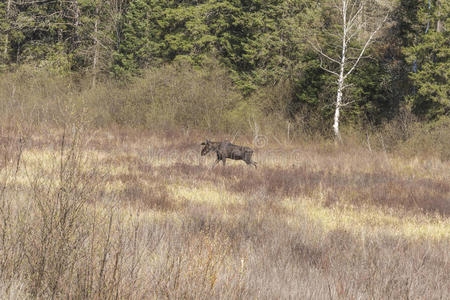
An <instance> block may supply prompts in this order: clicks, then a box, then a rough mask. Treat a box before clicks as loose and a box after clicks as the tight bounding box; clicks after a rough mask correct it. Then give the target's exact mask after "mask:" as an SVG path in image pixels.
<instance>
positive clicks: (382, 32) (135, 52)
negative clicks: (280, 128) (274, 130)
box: [0, 0, 450, 133]
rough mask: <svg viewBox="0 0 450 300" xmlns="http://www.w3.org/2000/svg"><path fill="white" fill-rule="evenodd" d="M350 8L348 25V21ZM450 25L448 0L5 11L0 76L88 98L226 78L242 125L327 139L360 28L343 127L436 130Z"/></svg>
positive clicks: (71, 0) (60, 2) (142, 0)
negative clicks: (408, 124) (293, 129)
mask: <svg viewBox="0 0 450 300" xmlns="http://www.w3.org/2000/svg"><path fill="white" fill-rule="evenodd" d="M342 3H348V7H347V11H345V14H346V15H347V17H349V18H351V20H350V21H352V22H353V23H351V24H350V23H349V24H343V22H342V11H343V10H342V9H343V7H342ZM449 16H450V3H449V2H448V1H442V0H422V1H415V0H398V1H384V0H354V1H353V0H352V1H347V0H346V1H337V0H321V1H308V0H196V1H181V0H166V1H158V0H110V1H105V0H3V1H2V3H1V4H0V45H1V52H0V57H1V60H0V72H1V73H3V75H5V74H13V73H14V72H17V70H21V69H23V68H24V66H26V67H27V69H26V70H28V71H26V72H30V70H34V71H35V70H45V71H46V72H47V73H46V74H50V75H48V76H62V77H66V78H69V77H70V78H71V80H74V82H77V78H78V81H84V82H85V83H86V84H85V87H88V88H90V89H91V88H95V87H96V86H97V85H99V84H104V83H105V82H110V83H111V82H116V83H117V82H120V85H121V86H122V87H128V89H129V88H130V86H131V88H133V86H132V85H133V84H135V85H136V82H137V81H139V80H141V83H140V84H142V85H145V80H150V79H151V78H150V79H149V77H148V76H150V77H151V76H153V80H157V78H162V77H164V76H166V77H170V76H169V75H167V72H169V73H170V72H172V73H173V74H175V75H176V74H184V76H185V80H188V81H189V80H195V77H196V76H197V77H202V76H203V77H205V76H209V77H211V78H212V79H211V78H210V79H209V81H206V82H203V83H201V84H200V86H201V85H206V86H208V85H210V84H209V83H208V82H210V81H211V80H219V81H220V80H222V79H223V77H224V76H226V78H228V79H229V80H230V87H227V89H232V90H233V93H232V95H231V96H230V94H229V93H228V92H227V93H226V94H225V95H223V96H224V97H226V98H230V97H231V98H232V97H239V100H238V101H234V102H233V101H231V100H227V101H228V102H227V101H225V102H226V103H224V104H223V105H225V106H227V105H228V106H227V107H226V108H225V109H228V110H230V109H231V110H233V114H234V115H236V116H235V118H239V116H238V115H239V113H237V112H236V111H242V110H246V109H247V108H246V106H248V103H257V104H259V106H260V107H261V109H260V110H261V111H262V113H263V114H271V113H274V112H275V111H276V113H277V114H278V115H281V116H282V118H283V119H284V120H289V122H291V123H292V124H298V123H301V124H303V125H302V126H303V127H304V128H305V127H307V128H308V130H310V131H321V132H323V133H326V132H331V124H332V121H333V114H335V108H336V100H335V99H336V89H337V88H338V87H339V86H338V85H337V77H336V76H335V75H338V74H337V73H339V72H338V69H339V66H340V65H339V63H340V62H341V61H340V60H341V58H342V56H341V55H340V53H341V52H342V35H340V34H339V33H342V32H345V30H344V31H343V29H349V30H351V29H357V30H354V33H353V34H352V35H351V36H347V38H345V37H344V41H345V42H346V43H348V45H346V46H347V48H346V49H348V51H349V53H348V58H349V59H351V56H355V57H353V59H354V61H353V62H352V63H351V64H350V65H349V66H350V67H351V66H352V65H353V64H354V62H356V63H357V64H355V68H354V70H351V71H352V72H350V74H348V76H346V77H345V86H344V84H343V85H342V86H341V87H342V97H343V100H342V101H343V102H342V105H341V106H342V110H343V112H342V120H343V121H342V122H343V123H344V124H346V125H350V126H354V127H356V128H368V127H370V128H373V127H377V126H380V125H381V124H385V123H386V122H389V121H391V120H393V119H395V118H398V116H399V115H402V114H403V115H404V114H405V112H406V113H407V114H408V116H411V117H413V118H415V119H416V120H419V121H424V122H436V121H437V120H439V119H443V118H444V119H445V118H446V117H448V116H449V114H450V100H449V93H450V89H449V85H448V76H449V70H450V61H449V55H450V52H449V49H450V48H449V47H450V36H449V31H448V28H449V26H450V25H449V20H450V18H449ZM352 17H354V18H352ZM344 20H345V18H344ZM347 22H348V20H347ZM347 25H348V26H347ZM369 37H370V43H366V42H367V41H368V40H369ZM366 46H367V47H366ZM362 50H363V51H362ZM352 51H353V52H354V53H351V52H352ZM327 58H328V59H327ZM337 60H339V61H337ZM168 66H176V67H174V68H175V69H174V70H172V71H170V70H167V68H169V69H170V67H168ZM180 68H181V69H182V70H180ZM211 69H215V70H217V69H218V70H220V71H217V72H219V73H221V75H220V76H219V75H217V74H216V75H217V76H216V77H217V78H216V77H214V76H215V75H211V74H210V71H208V70H211ZM148 70H151V71H148ZM161 70H163V71H161ZM205 70H206V71H205ZM333 70H335V71H333ZM202 72H203V73H202ZM205 72H206V73H205ZM208 72H209V73H208ZM217 72H216V73H217ZM149 73H150V74H153V75H148V74H149ZM222 73H225V75H224V74H222ZM146 74H147V75H146ZM155 74H156V75H155ZM190 74H191V75H190ZM189 76H192V78H189ZM142 78H146V79H145V80H144V81H142ZM214 78H215V79H214ZM81 79H82V80H81ZM159 80H160V83H161V84H162V85H164V84H165V83H167V82H165V83H164V82H163V80H162V79H159ZM180 80H181V79H180ZM183 80H184V79H183ZM183 80H181V81H183ZM87 82H88V83H87ZM179 88H180V89H183V87H180V86H179ZM344 88H345V89H344ZM216 90H217V89H216ZM144 94H145V93H144ZM219 94H220V93H219ZM141 96H145V95H141ZM216 96H218V95H217V94H216ZM207 97H209V96H207ZM122 98H123V97H122ZM121 101H122V102H121V105H126V103H125V102H127V101H128V100H126V99H122V100H121ZM208 101H209V102H208V105H209V106H214V104H211V101H213V102H214V101H216V102H217V101H222V102H223V100H221V99H213V100H208ZM252 101H253V102H252ZM124 103H125V104H124ZM193 105H195V104H193ZM221 105H222V104H221ZM229 106H231V108H230V107H229ZM137 110H139V109H137ZM232 119H233V118H231V120H232ZM231 122H232V121H231ZM189 125H192V126H194V127H195V126H196V125H198V127H200V125H202V124H195V122H194V123H193V124H189ZM203 125H204V124H203ZM192 126H191V127H192Z"/></svg>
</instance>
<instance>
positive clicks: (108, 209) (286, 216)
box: [0, 127, 450, 299]
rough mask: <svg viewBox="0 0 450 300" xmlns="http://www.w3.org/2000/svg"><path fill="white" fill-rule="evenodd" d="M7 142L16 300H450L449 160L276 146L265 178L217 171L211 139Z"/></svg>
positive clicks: (269, 147)
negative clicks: (205, 143)
mask: <svg viewBox="0 0 450 300" xmlns="http://www.w3.org/2000/svg"><path fill="white" fill-rule="evenodd" d="M1 132H2V134H1V139H0V145H1V147H0V151H1V155H0V157H1V164H0V180H1V181H0V182H1V184H0V188H1V190H0V221H1V222H0V298H2V299H4V298H6V299H8V298H9V299H26V298H94V299H111V298H120V299H122V298H132V299H143V298H150V299H161V298H189V299H211V298H220V299H241V298H245V299H248V298H250V299H449V298H450V219H449V216H450V163H449V162H448V161H447V162H443V161H440V160H439V159H435V158H432V157H429V158H426V159H425V158H419V157H417V158H408V159H406V158H402V157H399V156H395V155H393V154H389V153H385V152H376V151H374V152H372V151H369V150H368V149H367V147H364V146H358V145H345V146H339V147H337V146H335V145H334V144H332V143H326V142H320V143H319V142H309V143H306V142H305V143H302V142H300V141H299V142H295V143H294V142H291V143H280V142H277V141H276V139H272V138H268V139H267V140H264V143H260V144H258V145H257V147H255V148H256V151H255V155H254V159H255V160H256V161H257V162H258V168H257V169H255V168H252V167H248V166H246V165H245V163H243V162H242V161H240V162H239V161H238V162H235V161H230V160H228V162H227V166H226V167H223V166H222V165H221V164H220V165H217V166H216V167H214V168H211V166H212V164H213V162H214V160H215V157H214V155H210V156H206V157H201V156H200V150H201V146H200V142H202V140H203V139H204V136H203V135H201V134H198V133H187V132H184V133H183V132H179V133H177V132H167V133H164V134H163V133H159V134H156V133H151V132H144V131H139V130H126V129H118V128H116V129H109V130H106V129H105V130H78V129H76V128H71V129H67V130H65V131H63V130H56V129H54V128H43V127H42V128H39V129H34V130H31V131H28V132H27V134H23V133H20V132H17V129H14V128H2V130H1ZM19 136H24V138H18V137H19ZM210 138H211V139H213V140H220V139H222V138H224V137H220V136H218V137H215V138H212V137H210ZM235 143H238V144H243V145H247V146H251V147H254V146H252V139H250V138H246V137H238V138H237V139H236V141H235Z"/></svg>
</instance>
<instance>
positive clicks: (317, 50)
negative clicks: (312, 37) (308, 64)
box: [308, 40, 340, 64]
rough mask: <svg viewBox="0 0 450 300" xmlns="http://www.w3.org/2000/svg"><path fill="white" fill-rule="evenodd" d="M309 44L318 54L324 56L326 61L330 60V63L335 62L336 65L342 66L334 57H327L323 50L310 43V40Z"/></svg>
mask: <svg viewBox="0 0 450 300" xmlns="http://www.w3.org/2000/svg"><path fill="white" fill-rule="evenodd" d="M308 43H309V44H310V45H311V47H312V48H313V49H314V51H316V52H317V53H319V54H320V55H322V56H323V57H325V58H326V59H328V60H330V61H332V62H334V63H337V64H340V62H339V61H338V60H337V59H335V58H332V57H330V56H328V55H326V54H325V53H324V52H323V51H322V49H321V48H320V47H319V46H316V45H314V44H313V43H312V42H311V41H309V40H308Z"/></svg>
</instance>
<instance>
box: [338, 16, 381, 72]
mask: <svg viewBox="0 0 450 300" xmlns="http://www.w3.org/2000/svg"><path fill="white" fill-rule="evenodd" d="M388 16H389V15H386V17H385V18H384V20H383V22H381V23H380V25H379V26H378V27H377V29H375V31H374V32H372V34H371V35H370V36H369V38H368V39H367V41H366V43H365V45H364V47H363V48H362V50H361V52H360V54H359V56H358V59H357V60H356V62H355V63H354V64H353V66H352V68H351V69H350V70H349V71H348V72H347V73H346V74H345V76H344V78H347V76H348V75H350V74H351V73H352V72H353V71H354V70H355V68H356V66H357V65H358V63H359V61H360V60H361V58H362V57H363V55H364V52H366V49H367V47H368V46H369V45H370V44H371V42H372V39H373V37H374V36H375V34H377V32H378V31H379V30H380V29H381V27H383V25H384V23H385V22H386V20H387V18H388Z"/></svg>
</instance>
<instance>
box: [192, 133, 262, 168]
mask: <svg viewBox="0 0 450 300" xmlns="http://www.w3.org/2000/svg"><path fill="white" fill-rule="evenodd" d="M201 145H202V146H204V147H203V149H202V153H201V154H202V156H204V155H206V154H208V153H209V152H210V151H215V152H216V153H217V160H216V162H215V163H214V165H216V164H218V163H219V161H222V163H223V165H224V166H225V162H226V160H227V158H230V159H234V160H243V161H245V162H246V163H247V165H253V166H255V168H256V162H254V161H253V160H252V155H253V150H252V149H250V148H249V147H242V146H238V145H234V144H232V143H230V142H229V141H223V142H211V141H209V140H206V142H203V143H201Z"/></svg>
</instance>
